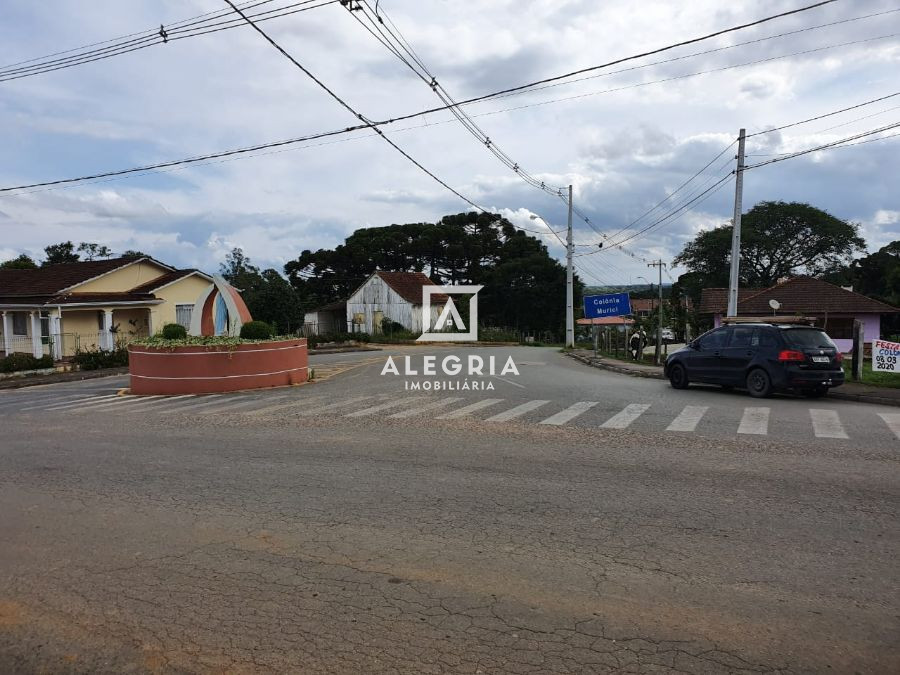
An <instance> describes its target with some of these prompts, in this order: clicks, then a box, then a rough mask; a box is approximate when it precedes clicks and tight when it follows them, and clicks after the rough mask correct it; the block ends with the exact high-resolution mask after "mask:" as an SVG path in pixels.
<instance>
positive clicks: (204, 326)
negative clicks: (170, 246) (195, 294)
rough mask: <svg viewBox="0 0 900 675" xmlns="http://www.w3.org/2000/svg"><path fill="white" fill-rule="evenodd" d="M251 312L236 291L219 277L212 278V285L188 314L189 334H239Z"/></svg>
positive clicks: (249, 319)
mask: <svg viewBox="0 0 900 675" xmlns="http://www.w3.org/2000/svg"><path fill="white" fill-rule="evenodd" d="M252 320H253V318H252V317H251V316H250V310H248V309H247V305H246V303H244V299H243V298H242V297H241V294H240V293H239V292H238V290H237V289H236V288H235V287H234V286H232V285H231V284H229V283H228V282H227V281H225V278H224V277H222V276H221V275H219V274H216V275H214V276H213V284H212V286H210V287H209V288H208V289H207V290H205V291H204V292H203V293H202V294H201V295H200V297H199V298H197V302H195V303H194V311H193V312H192V313H191V329H190V331H188V332H189V333H190V334H191V335H231V336H233V337H237V336H239V335H240V334H241V326H243V325H244V324H245V323H247V322H248V321H252Z"/></svg>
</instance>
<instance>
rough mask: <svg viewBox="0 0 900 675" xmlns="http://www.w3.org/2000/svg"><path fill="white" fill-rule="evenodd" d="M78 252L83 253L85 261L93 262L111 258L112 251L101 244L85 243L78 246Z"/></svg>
mask: <svg viewBox="0 0 900 675" xmlns="http://www.w3.org/2000/svg"><path fill="white" fill-rule="evenodd" d="M78 252H79V253H84V257H85V259H86V260H94V259H95V258H109V257H111V256H112V251H111V250H110V249H109V247H108V246H103V245H102V244H92V243H89V242H86V241H83V242H81V243H80V244H78Z"/></svg>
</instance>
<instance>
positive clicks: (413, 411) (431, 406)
mask: <svg viewBox="0 0 900 675" xmlns="http://www.w3.org/2000/svg"><path fill="white" fill-rule="evenodd" d="M457 401H462V398H460V397H458V396H451V397H450V398H442V399H441V400H440V401H434V402H433V403H428V404H427V405H423V406H420V407H418V408H410V409H409V410H402V411H401V412H398V413H394V414H393V415H388V417H389V418H391V419H405V418H407V417H414V416H415V415H421V414H422V413H424V412H428V411H429V410H436V409H438V408H444V407H446V406H448V405H450V404H451V403H456V402H457Z"/></svg>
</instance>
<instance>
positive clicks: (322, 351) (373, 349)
mask: <svg viewBox="0 0 900 675" xmlns="http://www.w3.org/2000/svg"><path fill="white" fill-rule="evenodd" d="M380 351H381V349H380V348H378V347H332V348H328V347H326V348H324V349H318V348H316V349H308V350H307V352H308V353H309V355H310V356H317V355H319V354H350V353H352V352H380Z"/></svg>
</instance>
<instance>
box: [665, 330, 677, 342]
mask: <svg viewBox="0 0 900 675" xmlns="http://www.w3.org/2000/svg"><path fill="white" fill-rule="evenodd" d="M662 339H663V342H667V343H670V344H671V343H672V342H675V331H674V330H672V329H671V328H663V329H662Z"/></svg>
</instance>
